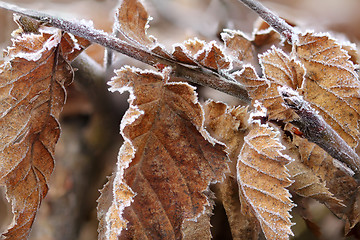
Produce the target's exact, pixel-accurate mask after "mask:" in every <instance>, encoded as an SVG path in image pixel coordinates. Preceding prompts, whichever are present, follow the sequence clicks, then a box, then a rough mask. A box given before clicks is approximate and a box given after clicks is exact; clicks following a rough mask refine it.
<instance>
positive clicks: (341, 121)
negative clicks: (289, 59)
mask: <svg viewBox="0 0 360 240" xmlns="http://www.w3.org/2000/svg"><path fill="white" fill-rule="evenodd" d="M295 54H296V56H297V57H298V59H299V60H300V61H301V62H302V64H303V65H304V67H305V68H306V78H305V81H304V84H303V87H302V88H303V91H304V98H305V99H306V100H307V101H309V102H311V103H312V105H313V107H314V108H315V109H316V110H318V111H319V113H320V114H321V115H322V117H323V118H324V119H325V121H326V122H327V123H328V124H329V125H331V126H332V128H333V129H334V130H335V131H337V133H338V134H339V135H340V136H341V137H342V138H343V139H344V140H345V141H346V142H347V143H348V144H349V145H350V146H351V147H355V146H356V145H357V143H358V140H359V126H358V121H359V117H360V115H359V114H360V101H359V97H360V81H359V79H358V75H357V73H356V72H355V66H354V64H353V62H352V61H350V55H349V54H348V52H347V51H346V50H344V49H343V48H342V47H341V45H340V44H338V43H337V42H336V41H335V40H333V39H331V38H330V37H329V36H327V35H319V34H314V33H306V34H303V35H300V36H299V38H298V41H297V42H296V48H295Z"/></svg>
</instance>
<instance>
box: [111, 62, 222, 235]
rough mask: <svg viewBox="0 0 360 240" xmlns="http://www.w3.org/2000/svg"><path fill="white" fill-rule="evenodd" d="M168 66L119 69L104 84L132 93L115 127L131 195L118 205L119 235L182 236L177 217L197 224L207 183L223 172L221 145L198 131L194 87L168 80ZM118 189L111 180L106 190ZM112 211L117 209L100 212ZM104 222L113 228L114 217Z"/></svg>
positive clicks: (200, 114) (206, 203)
mask: <svg viewBox="0 0 360 240" xmlns="http://www.w3.org/2000/svg"><path fill="white" fill-rule="evenodd" d="M167 71H168V69H165V72H163V73H161V74H160V73H155V72H150V71H141V70H139V69H134V68H130V67H124V68H122V69H120V70H119V71H117V77H115V78H113V79H112V81H111V82H110V85H111V90H112V91H120V92H122V91H130V93H131V97H130V109H129V111H128V113H127V114H126V115H125V117H124V118H123V120H122V123H121V132H122V135H123V137H124V138H125V139H126V140H128V141H129V142H130V143H131V145H132V147H133V148H134V150H135V155H134V156H133V157H130V158H131V162H130V164H129V166H128V167H127V168H126V169H125V168H124V173H116V175H117V176H122V179H120V181H121V182H123V183H125V184H126V185H128V186H129V187H130V188H131V190H132V191H133V192H134V193H135V197H134V198H133V199H132V201H133V202H132V203H131V205H130V206H129V207H126V206H120V207H118V208H117V209H121V208H124V207H125V209H124V212H123V214H122V219H124V220H122V219H120V220H121V221H127V226H126V229H124V228H121V229H120V231H121V235H120V239H129V238H130V239H131V238H135V239H144V238H145V239H146V238H158V239H164V238H166V239H179V238H181V237H182V236H183V233H182V231H181V230H182V228H183V227H184V226H183V224H184V221H187V224H189V223H191V221H193V222H194V225H195V226H196V221H197V219H198V218H199V217H201V216H202V215H203V214H208V213H207V211H205V209H206V208H207V206H210V202H209V199H208V198H207V197H206V195H205V193H206V194H208V193H209V189H208V187H209V184H210V183H214V182H218V181H220V180H222V179H223V177H224V174H225V172H227V170H228V166H227V164H228V160H227V159H228V158H227V156H226V154H225V152H224V151H223V150H224V147H222V146H221V145H219V144H217V143H215V142H214V141H215V140H214V139H211V137H210V136H209V135H208V133H207V132H206V131H205V130H204V128H203V121H204V120H203V110H202V108H201V106H200V105H199V103H198V102H197V97H196V93H195V92H194V88H193V87H191V86H190V85H188V84H186V83H179V82H171V81H172V79H171V78H169V75H168V72H167ZM122 149H123V148H122ZM124 160H126V161H128V160H129V156H127V155H126V154H125V153H124V152H123V151H122V150H121V151H120V154H119V159H118V161H119V162H118V167H119V166H125V163H124V162H123V161H124ZM121 191H123V188H117V187H116V186H115V185H114V187H113V191H112V194H113V196H119V194H121ZM114 200H115V199H114ZM124 202H127V203H128V201H127V200H126V201H124ZM112 204H113V205H114V204H117V203H115V202H113V203H112ZM112 214H114V216H118V214H121V211H117V212H115V213H112V212H108V213H106V215H107V216H111V215H112ZM106 221H107V223H106V224H114V225H116V226H120V224H117V223H115V222H116V221H117V219H115V218H112V217H110V218H108V219H106ZM208 226H209V227H210V224H208ZM186 229H188V226H187V227H186ZM115 230H116V231H118V230H119V229H115ZM108 236H111V235H107V236H106V237H108ZM105 239H112V238H105Z"/></svg>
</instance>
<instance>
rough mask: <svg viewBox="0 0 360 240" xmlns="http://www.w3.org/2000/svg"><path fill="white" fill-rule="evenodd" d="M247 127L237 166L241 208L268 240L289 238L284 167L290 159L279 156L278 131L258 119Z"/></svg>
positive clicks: (285, 171) (285, 156) (281, 154)
mask: <svg viewBox="0 0 360 240" xmlns="http://www.w3.org/2000/svg"><path fill="white" fill-rule="evenodd" d="M249 128H250V132H249V133H248V135H247V136H246V137H245V143H244V145H243V147H242V149H241V152H240V155H239V160H238V165H237V171H238V175H237V178H238V183H239V192H240V197H241V203H242V209H243V210H244V211H251V212H252V213H253V214H254V215H255V217H256V218H257V219H258V221H259V223H260V226H261V228H262V230H263V232H264V234H265V236H266V238H267V239H289V235H293V233H292V231H291V229H290V227H291V226H292V223H291V221H290V217H291V216H290V214H289V212H290V210H291V208H292V207H293V206H294V205H293V204H292V201H291V200H290V193H289V191H288V190H287V188H288V187H289V186H290V185H291V183H292V181H291V180H289V174H288V170H287V168H286V165H287V164H288V163H289V162H291V161H292V159H291V158H290V157H289V156H287V155H285V154H283V153H282V151H283V150H284V149H285V147H284V146H283V145H282V143H281V142H280V139H279V134H280V133H279V131H277V130H276V129H274V128H272V127H270V126H269V125H267V124H261V123H260V122H259V121H258V120H256V121H253V122H252V124H251V126H250V127H249Z"/></svg>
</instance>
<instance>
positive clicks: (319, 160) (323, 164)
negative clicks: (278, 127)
mask: <svg viewBox="0 0 360 240" xmlns="http://www.w3.org/2000/svg"><path fill="white" fill-rule="evenodd" d="M289 127H290V128H291V126H290V125H288V126H286V128H289ZM286 153H288V154H289V155H290V156H291V157H292V158H293V159H294V161H293V162H291V163H289V164H288V165H287V168H288V169H289V173H290V176H291V179H292V180H294V183H293V184H292V185H291V186H290V188H289V189H290V190H292V191H294V192H296V193H297V194H298V195H300V196H302V197H310V198H313V199H316V200H318V201H320V202H321V203H325V204H326V205H328V206H329V207H332V206H336V207H339V206H341V207H344V205H343V204H342V203H341V202H342V201H341V200H339V199H337V198H336V197H334V195H333V194H332V193H331V192H330V191H329V188H328V187H326V183H327V181H328V180H329V179H328V178H327V174H328V171H329V170H328V169H329V168H333V169H334V170H335V171H337V169H336V168H335V167H334V166H333V164H332V161H333V159H332V158H331V156H330V155H329V154H327V153H326V152H325V151H323V150H322V149H321V148H320V147H318V146H317V145H315V144H313V143H309V142H308V141H307V140H305V139H302V138H300V137H298V136H296V135H294V136H293V141H292V142H289V145H288V146H287V150H286Z"/></svg>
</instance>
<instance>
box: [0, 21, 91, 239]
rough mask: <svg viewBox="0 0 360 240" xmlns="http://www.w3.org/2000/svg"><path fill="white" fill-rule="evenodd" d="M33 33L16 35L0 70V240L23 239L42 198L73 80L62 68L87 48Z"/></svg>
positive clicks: (49, 31)
mask: <svg viewBox="0 0 360 240" xmlns="http://www.w3.org/2000/svg"><path fill="white" fill-rule="evenodd" d="M39 31H40V33H39V34H34V33H30V34H25V33H23V34H21V35H17V37H16V38H15V39H14V40H13V43H14V44H13V46H12V47H10V48H8V51H7V54H6V56H5V59H6V61H5V62H4V64H3V65H2V66H1V68H0V84H1V85H0V92H1V99H0V136H1V137H0V139H1V141H0V184H1V185H5V187H6V195H7V198H8V200H9V201H10V202H11V203H12V211H13V213H14V221H13V224H12V226H11V228H10V229H9V230H8V231H7V233H5V234H3V236H4V237H5V239H26V238H27V236H28V234H29V232H30V229H31V226H32V224H33V222H34V219H35V215H36V212H37V211H38V209H39V206H40V203H41V201H42V199H43V198H44V197H45V195H46V194H47V191H48V181H49V178H50V174H51V173H52V171H53V168H54V158H53V156H54V150H55V144H56V142H57V140H58V138H59V134H60V126H59V123H58V120H57V119H58V117H59V114H60V112H61V110H62V107H63V105H64V102H65V99H66V92H65V85H66V84H69V83H70V82H71V81H72V78H73V70H72V68H71V66H70V65H69V63H68V62H69V61H71V60H72V59H73V58H74V57H75V56H76V55H78V54H79V53H80V52H81V51H82V49H83V48H84V47H86V46H87V45H89V42H87V41H84V40H81V39H75V38H74V37H73V36H70V35H69V34H64V35H62V33H61V31H60V30H57V29H55V28H48V27H41V28H40V29H39ZM77 42H79V43H81V44H84V45H79V44H78V43H77Z"/></svg>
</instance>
